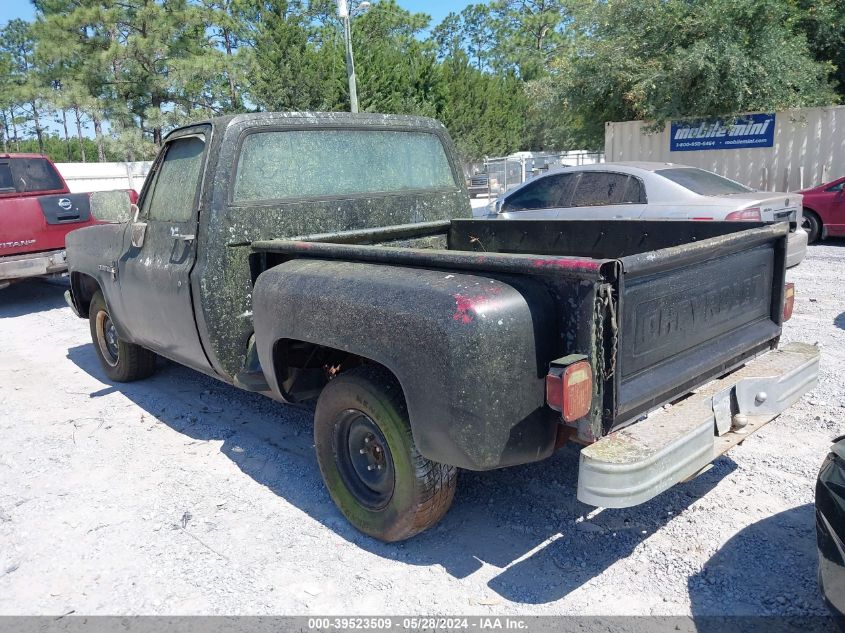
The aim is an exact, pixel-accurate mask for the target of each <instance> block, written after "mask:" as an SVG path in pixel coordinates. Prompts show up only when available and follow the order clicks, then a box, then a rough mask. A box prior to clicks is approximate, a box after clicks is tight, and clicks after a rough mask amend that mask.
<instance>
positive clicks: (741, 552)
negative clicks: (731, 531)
mask: <svg viewBox="0 0 845 633" xmlns="http://www.w3.org/2000/svg"><path fill="white" fill-rule="evenodd" d="M817 569H818V556H817V551H816V531H815V511H814V508H813V505H812V504H810V503H808V504H805V505H802V506H799V507H797V508H792V509H791V510H786V511H784V512H780V513H778V514H775V515H773V516H771V517H767V518H765V519H763V520H761V521H758V522H757V523H754V524H753V525H750V526H749V527H747V528H745V529H744V530H742V531H741V532H739V533H738V534H736V535H735V536H733V537H732V538H731V539H730V540H729V541H728V542H727V543H725V544H724V545H723V546H722V547H721V548H720V549H719V551H718V552H716V554H714V555H713V557H712V558H710V560H709V561H707V563H706V564H705V565H704V567H703V568H702V570H701V571H700V572H698V573H696V574H694V575H692V576H690V578H689V581H688V588H689V597H690V603H691V611H692V614H693V616H694V617H695V616H713V615H725V596H726V595H730V596H731V600H730V604H731V612H730V614H729V615H739V616H745V615H749V616H750V615H754V616H759V615H764V614H776V615H778V616H784V615H787V616H788V615H799V614H800V615H807V614H815V615H818V616H820V617H825V616H827V609H826V608H825V604H824V601H823V599H822V596H821V592H820V591H819V586H818V582H817V579H816V570H817ZM785 579H789V580H788V582H784V580H785ZM818 624H819V625H820V626H822V625H825V624H826V623H825V622H819V623H818ZM814 630H817V629H814ZM818 630H828V629H827V628H826V627H824V628H822V629H818ZM830 630H831V631H833V630H836V629H835V627H834V626H833V625H832V623H831V627H830Z"/></svg>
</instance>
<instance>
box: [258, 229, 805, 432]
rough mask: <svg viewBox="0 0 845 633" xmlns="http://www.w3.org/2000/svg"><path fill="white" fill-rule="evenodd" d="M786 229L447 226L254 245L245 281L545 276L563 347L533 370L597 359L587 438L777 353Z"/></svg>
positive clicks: (546, 350)
mask: <svg viewBox="0 0 845 633" xmlns="http://www.w3.org/2000/svg"><path fill="white" fill-rule="evenodd" d="M788 228H789V227H788V225H787V224H785V223H782V224H777V225H765V224H762V223H752V222H708V223H701V222H672V223H665V222H654V221H617V220H614V221H560V220H511V221H500V220H451V221H443V222H434V223H427V224H412V225H402V226H393V227H383V228H378V229H370V230H362V231H349V232H343V233H333V234H320V235H311V236H302V237H300V238H294V239H291V240H269V241H260V242H255V243H253V244H252V249H253V252H254V255H253V257H252V260H251V266H252V272H253V279H255V278H257V277H258V275H259V274H260V273H261V272H263V271H264V270H267V269H268V268H272V267H273V266H275V265H277V264H279V263H282V262H285V261H289V260H290V259H295V258H317V259H327V260H343V261H350V262H373V263H380V264H387V265H393V266H403V267H419V268H425V269H444V270H454V271H472V272H475V273H479V272H483V273H485V274H488V275H499V276H506V277H511V276H513V275H529V276H530V277H531V278H532V279H535V280H540V282H541V283H542V284H543V285H544V286H545V287H546V288H547V291H548V292H549V294H550V295H551V296H552V297H553V300H554V305H556V306H557V314H556V315H555V318H556V321H557V323H558V328H557V330H558V332H559V333H560V336H559V338H561V339H562V340H554V338H553V337H548V336H547V337H546V338H547V340H544V341H542V342H541V343H540V344H539V345H538V346H537V347H538V354H540V355H542V356H543V358H540V359H538V361H539V364H540V365H542V364H543V363H545V362H548V361H551V360H553V359H554V358H557V357H559V356H565V355H567V354H573V353H590V352H591V351H592V350H602V352H601V353H600V355H602V356H603V357H602V358H598V359H594V361H595V367H594V370H595V372H596V375H598V376H602V377H603V383H602V384H601V385H600V391H601V394H600V397H601V399H602V401H603V407H602V410H601V411H600V414H599V415H598V416H597V418H600V419H594V420H592V423H588V422H585V423H583V424H580V425H579V437H581V439H582V440H584V441H592V440H595V439H597V438H598V437H601V436H602V435H605V434H607V433H609V432H610V431H612V430H615V429H618V428H621V427H622V426H625V425H626V424H628V423H630V422H632V421H635V420H637V419H638V418H639V417H641V416H642V415H643V414H644V413H646V412H647V411H649V410H650V409H653V408H655V407H657V406H659V405H661V404H663V403H665V402H669V401H672V400H673V399H675V398H677V397H679V396H682V395H684V394H686V393H688V392H689V391H690V390H692V389H694V388H696V387H697V386H700V385H702V384H704V383H705V382H707V381H709V380H711V379H713V378H716V377H718V376H720V375H723V374H725V373H726V372H728V371H730V370H732V369H733V368H735V367H737V366H739V365H741V364H743V363H744V362H746V361H747V360H749V359H751V358H753V357H754V356H756V355H758V354H759V353H761V352H763V351H765V350H768V349H771V348H772V347H774V346H775V345H776V344H777V340H778V338H779V336H780V328H781V322H782V314H781V313H782V304H783V292H784V290H783V288H784V276H785V256H786V238H787V233H788ZM593 343H595V346H593V345H592V344H593ZM594 355H595V354H594ZM546 366H548V365H546Z"/></svg>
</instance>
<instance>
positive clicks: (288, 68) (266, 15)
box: [249, 0, 327, 110]
mask: <svg viewBox="0 0 845 633" xmlns="http://www.w3.org/2000/svg"><path fill="white" fill-rule="evenodd" d="M255 20H256V22H255V27H254V48H253V49H252V51H251V65H250V66H251V70H250V73H249V75H250V86H249V94H250V97H251V99H252V100H253V102H254V103H255V104H256V105H258V106H259V107H260V108H262V109H264V110H319V109H326V108H325V106H326V105H327V104H326V99H325V97H324V94H323V88H324V78H323V77H322V75H321V63H320V59H319V55H318V51H317V50H316V49H315V48H314V46H313V45H312V44H311V43H310V42H309V27H308V24H307V21H306V17H305V16H304V15H303V13H302V11H301V7H300V6H299V4H298V3H292V2H288V1H287V0H263V1H262V2H261V3H260V4H259V5H258V9H257V11H256V14H255Z"/></svg>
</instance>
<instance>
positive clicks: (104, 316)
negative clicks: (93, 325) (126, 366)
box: [97, 311, 120, 367]
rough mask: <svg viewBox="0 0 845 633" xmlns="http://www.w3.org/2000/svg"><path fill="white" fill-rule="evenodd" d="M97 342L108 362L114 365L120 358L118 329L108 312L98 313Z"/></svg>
mask: <svg viewBox="0 0 845 633" xmlns="http://www.w3.org/2000/svg"><path fill="white" fill-rule="evenodd" d="M97 342H98V344H99V346H100V352H101V353H102V354H103V358H105V360H106V362H107V363H108V364H109V365H111V366H112V367H114V366H115V365H117V362H118V360H119V359H120V348H119V347H118V340H117V330H115V329H114V323H112V320H111V318H110V317H109V315H108V313H107V312H102V311H101V312H100V313H98V314H97Z"/></svg>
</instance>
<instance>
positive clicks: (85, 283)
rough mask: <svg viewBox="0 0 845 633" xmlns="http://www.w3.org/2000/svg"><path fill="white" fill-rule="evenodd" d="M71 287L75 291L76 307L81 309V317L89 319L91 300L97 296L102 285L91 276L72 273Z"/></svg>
mask: <svg viewBox="0 0 845 633" xmlns="http://www.w3.org/2000/svg"><path fill="white" fill-rule="evenodd" d="M70 287H71V289H72V290H73V298H74V299H75V300H76V307H77V308H78V309H79V314H80V316H82V317H87V316H88V310H89V308H90V307H91V299H93V298H94V295H95V294H97V291H98V290H99V289H100V284H98V283H97V280H96V279H94V278H93V277H91V276H90V275H86V274H84V273H71V274H70Z"/></svg>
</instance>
